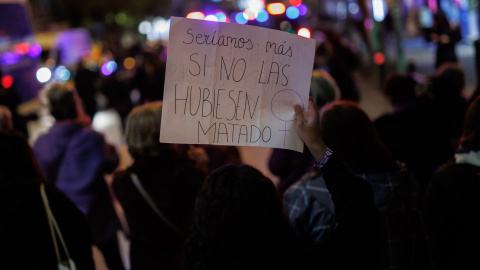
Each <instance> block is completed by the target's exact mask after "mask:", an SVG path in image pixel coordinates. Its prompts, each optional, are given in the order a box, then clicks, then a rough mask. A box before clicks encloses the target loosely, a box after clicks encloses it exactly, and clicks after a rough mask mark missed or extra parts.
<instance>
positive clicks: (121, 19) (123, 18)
mask: <svg viewBox="0 0 480 270" xmlns="http://www.w3.org/2000/svg"><path fill="white" fill-rule="evenodd" d="M115 22H116V23H118V24H125V23H126V22H127V14H125V13H123V12H120V13H117V15H115Z"/></svg>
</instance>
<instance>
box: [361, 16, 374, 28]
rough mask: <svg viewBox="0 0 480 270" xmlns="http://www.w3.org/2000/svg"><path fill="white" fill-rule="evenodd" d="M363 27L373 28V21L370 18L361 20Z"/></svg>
mask: <svg viewBox="0 0 480 270" xmlns="http://www.w3.org/2000/svg"><path fill="white" fill-rule="evenodd" d="M363 25H364V26H365V29H368V30H372V29H373V21H372V20H371V19H365V21H364V22H363Z"/></svg>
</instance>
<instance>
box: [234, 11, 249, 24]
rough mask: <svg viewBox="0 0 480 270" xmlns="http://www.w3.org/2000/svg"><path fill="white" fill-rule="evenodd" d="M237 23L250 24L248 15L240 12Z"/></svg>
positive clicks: (236, 19)
mask: <svg viewBox="0 0 480 270" xmlns="http://www.w3.org/2000/svg"><path fill="white" fill-rule="evenodd" d="M235 21H236V22H237V23H238V24H246V23H247V22H248V19H247V14H245V13H243V12H238V13H237V14H236V15H235Z"/></svg>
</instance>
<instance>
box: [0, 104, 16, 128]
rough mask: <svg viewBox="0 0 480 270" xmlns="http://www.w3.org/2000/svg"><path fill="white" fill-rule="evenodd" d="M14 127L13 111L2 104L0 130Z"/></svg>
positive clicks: (0, 107)
mask: <svg viewBox="0 0 480 270" xmlns="http://www.w3.org/2000/svg"><path fill="white" fill-rule="evenodd" d="M2 129H3V130H9V129H13V123H12V112H11V111H10V110H9V109H8V108H7V107H5V106H1V105H0V130H2Z"/></svg>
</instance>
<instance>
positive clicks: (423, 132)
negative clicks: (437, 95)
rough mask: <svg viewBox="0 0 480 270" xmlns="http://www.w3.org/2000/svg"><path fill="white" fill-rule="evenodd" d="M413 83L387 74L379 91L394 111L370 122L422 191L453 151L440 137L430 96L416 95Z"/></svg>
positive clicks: (414, 82) (441, 134) (400, 75)
mask: <svg viewBox="0 0 480 270" xmlns="http://www.w3.org/2000/svg"><path fill="white" fill-rule="evenodd" d="M416 86H417V83H416V81H414V80H413V78H412V77H410V76H408V75H406V74H403V73H392V74H390V75H389V76H388V77H387V79H386V81H385V83H384V85H383V89H382V91H383V94H384V95H385V97H386V98H387V99H388V101H389V102H390V104H391V106H392V108H393V110H392V112H391V113H388V114H385V115H382V116H380V117H379V118H377V119H376V120H375V121H374V122H373V124H374V126H375V129H376V130H377V132H378V135H379V137H380V139H381V140H382V142H383V143H384V144H385V146H386V147H387V148H388V149H389V150H390V152H391V153H392V155H393V157H394V159H396V160H399V161H401V162H405V164H407V167H408V168H409V169H410V170H412V171H414V172H415V174H416V176H417V179H418V181H419V184H420V186H421V191H420V192H421V193H422V194H423V192H424V191H425V188H426V186H427V184H428V181H429V180H430V177H431V175H432V173H433V172H434V171H435V169H436V168H437V167H438V166H440V164H442V163H443V162H444V161H445V160H446V159H447V158H448V157H449V155H451V151H452V150H451V147H449V143H450V142H449V139H448V138H447V137H446V136H443V133H444V126H443V122H442V121H441V119H438V118H437V117H436V116H435V112H434V111H433V110H432V99H431V97H430V96H429V95H422V96H418V97H417V94H416Z"/></svg>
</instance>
